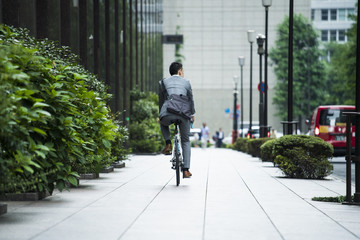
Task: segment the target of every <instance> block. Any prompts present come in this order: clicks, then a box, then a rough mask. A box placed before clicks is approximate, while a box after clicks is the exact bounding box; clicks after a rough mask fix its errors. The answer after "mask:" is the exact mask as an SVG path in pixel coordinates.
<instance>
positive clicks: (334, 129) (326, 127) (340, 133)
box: [310, 105, 355, 155]
mask: <svg viewBox="0 0 360 240" xmlns="http://www.w3.org/2000/svg"><path fill="white" fill-rule="evenodd" d="M351 111H355V106H348V105H330V106H319V107H317V108H316V109H315V110H314V112H313V115H312V118H311V122H310V135H311V136H317V137H319V138H322V139H324V140H325V141H326V142H328V143H331V145H333V147H334V154H335V155H340V154H341V155H343V154H345V152H346V151H345V150H346V116H344V115H343V114H342V113H343V112H351ZM351 132H352V134H351V146H352V147H353V148H354V147H355V124H354V122H353V124H352V127H351Z"/></svg>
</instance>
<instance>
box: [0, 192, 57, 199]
mask: <svg viewBox="0 0 360 240" xmlns="http://www.w3.org/2000/svg"><path fill="white" fill-rule="evenodd" d="M48 196H50V194H49V193H47V192H31V193H8V194H6V195H5V196H1V197H0V200H1V201H38V200H41V199H43V198H46V197H48Z"/></svg>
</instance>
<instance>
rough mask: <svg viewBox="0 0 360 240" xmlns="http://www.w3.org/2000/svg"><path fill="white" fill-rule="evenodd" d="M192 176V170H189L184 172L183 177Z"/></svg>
mask: <svg viewBox="0 0 360 240" xmlns="http://www.w3.org/2000/svg"><path fill="white" fill-rule="evenodd" d="M191 176H192V174H191V172H189V171H184V172H183V178H190V177H191Z"/></svg>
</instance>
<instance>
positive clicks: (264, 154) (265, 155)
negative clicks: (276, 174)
mask: <svg viewBox="0 0 360 240" xmlns="http://www.w3.org/2000/svg"><path fill="white" fill-rule="evenodd" d="M275 143H276V139H271V140H269V141H267V142H265V143H264V144H263V145H261V147H260V157H261V160H263V161H269V162H274V159H275V157H274V156H273V149H274V146H275Z"/></svg>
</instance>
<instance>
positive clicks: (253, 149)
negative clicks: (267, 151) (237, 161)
mask: <svg viewBox="0 0 360 240" xmlns="http://www.w3.org/2000/svg"><path fill="white" fill-rule="evenodd" d="M269 140H272V139H271V138H253V139H249V140H248V144H247V145H248V153H249V154H251V156H253V157H260V155H261V154H260V147H261V145H263V144H264V143H266V142H267V141H269Z"/></svg>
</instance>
